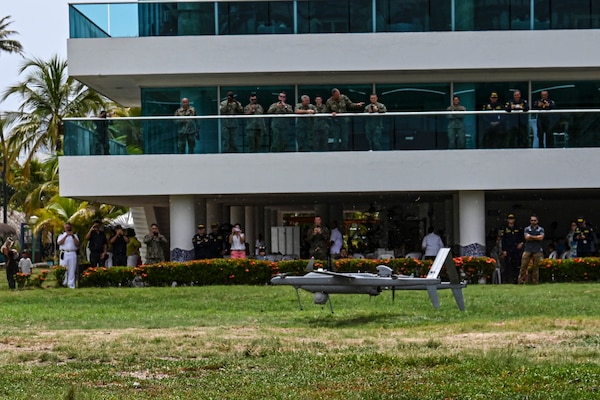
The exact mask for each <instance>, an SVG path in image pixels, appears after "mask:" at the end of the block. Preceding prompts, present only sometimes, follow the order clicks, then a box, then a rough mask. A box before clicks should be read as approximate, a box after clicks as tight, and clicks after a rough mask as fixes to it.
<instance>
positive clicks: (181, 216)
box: [169, 195, 196, 261]
mask: <svg viewBox="0 0 600 400" xmlns="http://www.w3.org/2000/svg"><path fill="white" fill-rule="evenodd" d="M169 214H170V218H169V219H170V221H171V223H170V224H171V225H170V228H171V238H170V240H171V241H170V243H171V261H188V260H192V259H193V258H194V250H193V246H192V237H193V236H194V235H195V234H196V224H195V221H196V216H195V212H194V197H193V196H191V195H186V196H170V197H169Z"/></svg>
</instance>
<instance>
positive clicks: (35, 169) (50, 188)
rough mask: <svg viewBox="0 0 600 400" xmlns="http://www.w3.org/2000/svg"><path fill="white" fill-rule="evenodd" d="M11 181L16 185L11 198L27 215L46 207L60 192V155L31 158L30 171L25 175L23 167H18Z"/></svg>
mask: <svg viewBox="0 0 600 400" xmlns="http://www.w3.org/2000/svg"><path fill="white" fill-rule="evenodd" d="M12 174H13V175H12V179H11V178H9V180H8V181H9V182H10V183H11V185H12V187H14V194H13V195H12V197H11V198H10V203H11V205H12V207H13V208H17V209H19V210H21V211H23V212H24V213H25V215H27V216H31V215H33V213H34V212H35V211H36V210H38V209H41V208H44V207H46V205H47V204H48V202H49V201H50V199H52V198H53V197H54V196H55V195H57V194H58V156H56V155H54V156H50V157H49V158H47V159H45V160H43V161H40V160H37V159H33V160H31V162H30V163H29V173H28V175H27V176H25V172H24V169H23V168H19V167H17V168H16V170H15V171H13V172H12Z"/></svg>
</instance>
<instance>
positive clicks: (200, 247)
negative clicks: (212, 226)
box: [192, 224, 211, 260]
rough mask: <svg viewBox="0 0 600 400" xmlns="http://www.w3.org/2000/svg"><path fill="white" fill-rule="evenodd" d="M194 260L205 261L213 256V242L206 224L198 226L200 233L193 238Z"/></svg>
mask: <svg viewBox="0 0 600 400" xmlns="http://www.w3.org/2000/svg"><path fill="white" fill-rule="evenodd" d="M192 244H193V245H194V260H205V259H207V258H210V256H211V241H210V237H209V236H208V234H207V233H206V227H205V226H204V224H200V225H198V233H196V234H195V235H194V237H193V238H192Z"/></svg>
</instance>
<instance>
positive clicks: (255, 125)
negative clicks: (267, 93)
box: [244, 103, 266, 153]
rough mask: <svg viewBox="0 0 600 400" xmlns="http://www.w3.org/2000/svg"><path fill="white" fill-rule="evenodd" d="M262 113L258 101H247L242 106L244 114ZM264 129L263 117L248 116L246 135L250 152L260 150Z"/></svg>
mask: <svg viewBox="0 0 600 400" xmlns="http://www.w3.org/2000/svg"><path fill="white" fill-rule="evenodd" d="M264 113H265V111H264V109H263V107H262V106H261V105H260V104H258V103H254V104H252V103H249V104H248V105H246V107H244V114H246V115H262V114H264ZM265 131H266V126H265V119H264V118H249V119H247V120H246V135H247V137H248V142H249V145H250V152H251V153H256V152H258V151H260V149H261V145H262V140H263V136H264V134H265Z"/></svg>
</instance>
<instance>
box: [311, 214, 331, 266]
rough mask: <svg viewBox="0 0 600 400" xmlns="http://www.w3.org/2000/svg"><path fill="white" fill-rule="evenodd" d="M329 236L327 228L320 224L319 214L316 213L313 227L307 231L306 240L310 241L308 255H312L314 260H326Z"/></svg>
mask: <svg viewBox="0 0 600 400" xmlns="http://www.w3.org/2000/svg"><path fill="white" fill-rule="evenodd" d="M329 238H330V234H329V229H327V227H326V226H323V225H322V221H321V216H320V215H317V216H316V217H315V220H314V225H313V228H312V229H311V230H309V231H308V238H307V241H308V243H310V251H309V256H310V257H314V258H315V259H316V260H327V256H328V253H329Z"/></svg>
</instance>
